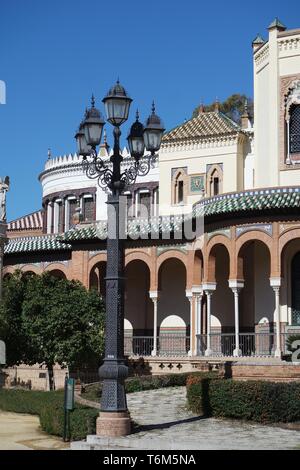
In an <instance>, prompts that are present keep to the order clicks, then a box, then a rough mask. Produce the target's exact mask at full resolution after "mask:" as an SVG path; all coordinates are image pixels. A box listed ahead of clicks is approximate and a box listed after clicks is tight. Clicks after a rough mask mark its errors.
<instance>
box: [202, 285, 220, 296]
mask: <svg viewBox="0 0 300 470" xmlns="http://www.w3.org/2000/svg"><path fill="white" fill-rule="evenodd" d="M202 288H203V291H204V292H205V293H206V294H207V293H208V292H209V293H210V294H212V293H213V292H214V291H215V290H216V288H217V283H216V282H206V283H205V284H202Z"/></svg>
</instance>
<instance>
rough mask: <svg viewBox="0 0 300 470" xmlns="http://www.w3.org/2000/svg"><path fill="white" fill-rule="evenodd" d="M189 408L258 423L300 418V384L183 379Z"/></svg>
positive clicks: (200, 412)
mask: <svg viewBox="0 0 300 470" xmlns="http://www.w3.org/2000/svg"><path fill="white" fill-rule="evenodd" d="M187 400H188V406H189V408H190V409H191V410H192V411H193V412H194V413H197V414H203V415H205V416H214V417H218V418H236V419H243V420H252V421H256V422H259V423H278V422H283V423H284V422H295V421H299V420H300V384H299V383H295V382H294V383H276V382H265V381H245V382H244V381H243V382H242V381H234V380H232V379H228V380H224V379H211V378H208V377H206V378H203V379H201V378H199V377H197V378H195V377H194V378H190V379H188V380H187Z"/></svg>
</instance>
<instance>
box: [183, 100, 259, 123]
mask: <svg viewBox="0 0 300 470" xmlns="http://www.w3.org/2000/svg"><path fill="white" fill-rule="evenodd" d="M245 100H247V105H248V113H249V115H250V118H253V100H252V98H250V97H247V96H246V95H240V94H239V93H234V94H233V95H231V96H229V97H228V98H227V99H226V100H225V101H223V102H222V103H219V109H220V111H221V113H223V114H226V116H228V117H229V118H230V119H232V120H233V121H235V122H237V123H238V124H240V123H241V116H242V114H243V112H244V109H245ZM199 108H200V106H197V108H195V109H194V111H193V116H192V117H196V116H198V113H199ZM214 110H215V103H212V104H210V105H207V106H204V111H205V112H210V111H214Z"/></svg>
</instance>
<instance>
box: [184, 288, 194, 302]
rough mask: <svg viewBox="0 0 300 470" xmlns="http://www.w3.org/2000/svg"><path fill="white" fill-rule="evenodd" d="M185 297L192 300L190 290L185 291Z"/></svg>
mask: <svg viewBox="0 0 300 470" xmlns="http://www.w3.org/2000/svg"><path fill="white" fill-rule="evenodd" d="M185 296H186V297H187V298H188V299H189V300H192V298H193V292H192V289H186V291H185Z"/></svg>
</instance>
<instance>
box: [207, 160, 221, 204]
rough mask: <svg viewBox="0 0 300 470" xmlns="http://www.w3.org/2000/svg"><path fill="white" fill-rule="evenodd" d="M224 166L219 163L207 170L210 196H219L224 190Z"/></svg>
mask: <svg viewBox="0 0 300 470" xmlns="http://www.w3.org/2000/svg"><path fill="white" fill-rule="evenodd" d="M222 177H223V172H222V168H221V167H220V166H219V165H217V164H216V165H212V166H211V167H210V168H209V170H208V172H207V184H206V185H207V187H206V192H207V194H208V196H210V197H212V196H218V194H220V193H221V192H222Z"/></svg>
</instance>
